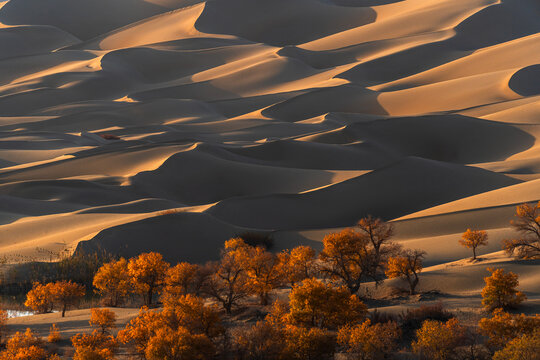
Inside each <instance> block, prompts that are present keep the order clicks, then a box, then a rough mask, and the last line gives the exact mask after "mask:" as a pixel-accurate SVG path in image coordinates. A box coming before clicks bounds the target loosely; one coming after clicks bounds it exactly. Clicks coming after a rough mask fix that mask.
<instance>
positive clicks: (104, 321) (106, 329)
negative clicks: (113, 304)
mask: <svg viewBox="0 0 540 360" xmlns="http://www.w3.org/2000/svg"><path fill="white" fill-rule="evenodd" d="M89 323H90V326H92V327H94V328H96V329H97V330H99V331H100V333H101V334H103V335H108V334H110V333H111V330H112V329H114V328H115V327H116V325H115V323H116V314H115V313H114V312H113V311H111V310H109V309H99V308H92V309H90V322H89Z"/></svg>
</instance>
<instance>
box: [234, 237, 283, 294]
mask: <svg viewBox="0 0 540 360" xmlns="http://www.w3.org/2000/svg"><path fill="white" fill-rule="evenodd" d="M243 255H244V256H246V258H245V259H244V260H243V261H242V262H243V263H244V264H245V265H244V266H245V270H246V277H247V287H248V290H249V292H250V293H252V294H254V295H257V296H258V297H259V301H260V304H261V305H268V300H269V298H270V292H271V291H272V290H274V289H276V288H278V287H280V286H282V285H283V283H284V273H283V271H282V270H283V267H282V266H281V262H280V258H279V257H278V256H276V255H275V254H272V253H271V252H269V251H266V250H265V249H264V248H263V247H260V246H257V247H251V246H249V247H247V248H246V251H244V252H243Z"/></svg>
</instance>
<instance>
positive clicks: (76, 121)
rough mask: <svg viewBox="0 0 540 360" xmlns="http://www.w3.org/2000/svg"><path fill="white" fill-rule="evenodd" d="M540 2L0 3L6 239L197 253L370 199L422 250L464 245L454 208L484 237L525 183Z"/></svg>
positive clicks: (535, 103) (533, 174) (42, 255)
mask: <svg viewBox="0 0 540 360" xmlns="http://www.w3.org/2000/svg"><path fill="white" fill-rule="evenodd" d="M28 9H32V11H29V10H28ZM539 15H540V5H538V2H537V1H535V0H500V1H498V0H472V1H471V0H457V1H456V0H442V1H434V0H402V1H392V0H386V1H373V0H334V1H319V0H297V1H292V2H291V1H286V0H277V1H269V0H209V1H199V0H117V1H116V0H115V1H113V2H110V1H101V0H99V1H92V2H88V1H82V0H69V1H68V0H48V1H45V2H44V1H38V0H9V1H7V2H5V3H3V5H2V7H0V48H1V49H2V50H3V51H2V52H1V53H0V197H1V204H0V235H1V237H0V250H2V253H4V254H7V255H8V258H9V259H10V261H19V260H22V259H46V258H47V257H49V256H50V254H49V253H48V251H53V252H56V251H60V250H62V249H64V248H68V249H70V250H74V249H75V248H76V247H79V249H80V250H84V249H86V250H87V251H89V250H91V249H96V248H103V249H105V250H107V251H111V252H115V253H120V254H122V255H127V256H130V255H134V254H136V253H138V252H140V251H146V250H159V251H162V252H164V253H166V254H167V256H168V258H169V259H170V260H180V259H183V260H192V261H201V262H203V261H206V260H209V259H214V258H216V257H217V256H218V252H219V246H220V244H221V243H222V241H223V240H225V239H227V238H228V237H230V236H233V235H235V234H238V233H239V232H242V231H246V230H247V229H250V230H253V231H265V232H267V231H271V232H274V236H275V238H276V243H277V245H276V246H277V248H285V247H287V246H293V245H295V244H299V243H306V244H310V245H313V246H316V247H317V246H320V240H321V239H322V237H323V236H324V234H325V233H327V232H330V231H333V230H336V229H339V228H341V227H344V226H350V225H352V224H354V222H355V221H356V220H357V219H358V218H360V217H361V216H363V215H366V214H368V213H371V214H375V215H378V216H382V217H384V218H385V219H386V220H394V221H395V223H396V227H397V239H398V240H399V241H402V242H403V243H404V244H406V245H408V246H411V247H420V248H423V249H425V250H426V251H428V257H427V259H426V261H427V262H428V263H429V264H430V265H440V266H444V264H446V263H448V262H453V261H458V260H460V259H462V258H463V257H466V256H467V252H466V250H464V249H462V248H460V247H459V245H458V244H457V240H456V238H458V237H459V234H460V233H461V232H462V231H463V230H465V229H466V228H467V227H480V228H485V229H487V230H488V231H489V233H490V237H491V239H492V240H491V242H490V245H489V247H488V248H486V249H484V250H485V252H484V253H488V252H489V253H495V252H496V251H498V250H499V242H500V240H501V239H503V238H504V237H506V236H511V235H512V232H511V229H510V228H509V225H508V222H509V220H510V219H511V218H512V214H513V209H514V207H515V205H516V204H519V203H522V202H525V201H536V200H540V186H539V184H540V183H539V181H540V180H539V179H540V147H539V145H538V141H537V139H538V138H539V136H540V127H539V126H538V125H540V123H539V120H538V119H539V116H540V87H539V85H538V84H539V83H540V70H539V69H540V62H539V57H540V46H539V41H538V40H539V38H540V23H539V22H538V21H537V19H538V16H539ZM149 239H151V241H149ZM37 249H39V250H37ZM484 253H483V254H484ZM486 256H487V255H486ZM494 259H495V258H494ZM499 260H500V259H499ZM499 260H497V261H499ZM494 261H495V260H494ZM500 261H502V262H504V263H505V264H509V265H508V266H518V267H519V266H521V265H520V264H511V262H510V260H508V259H507V260H504V261H503V260H500ZM480 268H481V266H480V264H479V265H478V266H476V265H474V266H467V267H466V269H465V267H464V270H463V271H461V270H460V271H461V272H456V274H454V275H455V278H456V279H459V278H460V277H463V276H469V275H470V276H473V275H471V274H473V273H474V276H476V277H479V276H480V270H478V269H480ZM519 269H520V271H521V270H522V269H521V268H519ZM431 270H432V271H431ZM431 270H430V274H431V275H430V276H431V277H432V278H433V279H434V280H433V281H436V279H437V276H439V275H437V274H439V273H441V272H445V271H446V270H445V268H433V269H431ZM523 271H525V272H527V271H526V269H525V268H523ZM469 272H470V273H469ZM527 274H529V272H527ZM527 276H528V275H527ZM531 279H532V277H531ZM525 281H526V282H527V281H529V282H528V283H527V284H529V285H527V286H530V289H531V290H530V291H533V290H534V286H532V285H531V284H532V280H525ZM458 283H459V281H457V282H456V284H458ZM449 286H450V285H449ZM456 286H457V285H456ZM462 291H464V292H467V291H471V292H475V291H477V286H476V285H474V284H472V283H471V286H470V289H468V288H467V289H465V288H463V289H462ZM534 291H536V290H534Z"/></svg>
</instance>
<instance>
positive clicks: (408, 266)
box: [385, 250, 426, 295]
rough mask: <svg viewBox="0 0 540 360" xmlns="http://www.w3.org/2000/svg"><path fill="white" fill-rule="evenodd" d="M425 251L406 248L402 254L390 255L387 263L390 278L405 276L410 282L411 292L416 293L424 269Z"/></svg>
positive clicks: (387, 273) (387, 272)
mask: <svg viewBox="0 0 540 360" xmlns="http://www.w3.org/2000/svg"><path fill="white" fill-rule="evenodd" d="M425 254H426V253H425V252H424V251H421V250H404V251H402V252H401V254H400V255H398V256H395V257H390V258H389V259H388V263H387V265H386V271H385V273H386V276H388V278H390V279H392V278H398V277H401V278H404V279H405V280H407V283H408V284H409V289H410V294H411V295H414V294H415V289H416V286H417V285H418V282H419V278H418V274H419V273H420V272H421V271H422V259H423V258H424V256H425Z"/></svg>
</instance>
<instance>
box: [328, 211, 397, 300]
mask: <svg viewBox="0 0 540 360" xmlns="http://www.w3.org/2000/svg"><path fill="white" fill-rule="evenodd" d="M356 229H358V231H354V230H353V229H350V228H349V229H345V230H343V231H341V232H339V233H332V234H328V235H327V236H325V237H324V239H323V246H324V248H323V250H322V251H321V253H320V254H319V258H320V260H321V267H320V269H321V272H322V273H323V274H326V275H328V276H330V277H331V278H333V279H335V280H339V281H341V282H343V284H344V285H345V286H347V288H348V289H349V291H350V292H351V293H353V294H355V293H357V292H358V290H359V289H360V285H361V283H362V282H363V281H365V280H367V279H371V280H376V281H378V280H380V276H379V275H380V270H381V269H382V265H383V263H385V262H386V259H387V258H388V257H389V256H390V255H392V254H394V253H396V252H397V251H398V249H399V246H398V245H396V244H394V243H392V242H391V241H390V239H391V237H392V235H393V233H394V230H393V226H392V225H391V224H388V223H386V222H384V221H382V220H381V219H375V218H373V217H371V216H369V217H367V218H364V219H361V220H360V221H359V222H358V224H357V226H356Z"/></svg>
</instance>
